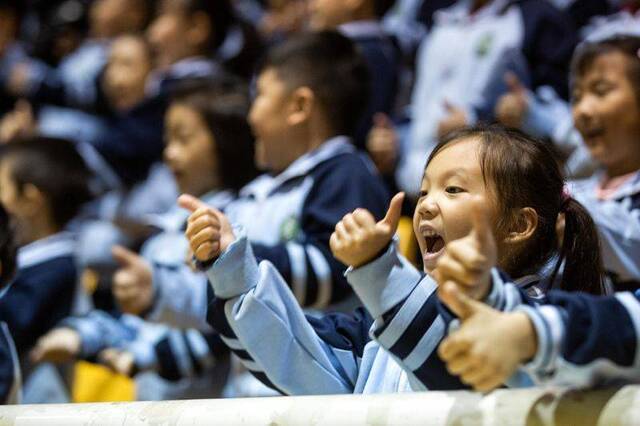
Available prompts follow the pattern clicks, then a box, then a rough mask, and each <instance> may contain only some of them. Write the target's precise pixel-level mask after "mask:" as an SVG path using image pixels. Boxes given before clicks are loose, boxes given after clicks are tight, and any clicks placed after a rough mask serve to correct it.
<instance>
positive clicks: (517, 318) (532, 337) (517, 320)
mask: <svg viewBox="0 0 640 426" xmlns="http://www.w3.org/2000/svg"><path fill="white" fill-rule="evenodd" d="M509 315H510V316H511V321H510V323H512V330H513V333H514V336H515V337H516V339H515V341H516V345H515V347H516V348H517V349H518V352H519V359H520V362H521V363H523V364H524V363H527V362H528V361H530V360H531V359H533V357H535V355H536V352H537V351H538V338H537V336H536V332H535V329H534V327H533V324H532V323H531V320H530V319H529V317H528V316H527V314H525V313H524V312H514V313H512V314H509Z"/></svg>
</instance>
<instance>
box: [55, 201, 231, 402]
mask: <svg viewBox="0 0 640 426" xmlns="http://www.w3.org/2000/svg"><path fill="white" fill-rule="evenodd" d="M234 198H235V195H234V194H233V193H232V192H231V191H212V192H209V193H207V194H205V195H203V196H202V197H201V199H202V201H203V202H205V203H207V204H209V205H211V206H213V207H216V208H218V209H224V208H225V207H226V206H227V205H228V204H229V203H230V202H231V201H232V200H233V199H234ZM188 216H189V212H188V211H187V210H185V209H182V208H180V207H179V206H177V205H176V204H175V203H174V205H173V207H172V208H171V209H169V211H167V212H166V213H164V214H161V215H150V216H149V217H147V218H146V221H147V222H148V223H149V224H151V225H153V226H156V227H157V228H159V229H162V230H163V232H161V233H159V234H157V235H155V236H153V237H151V238H150V239H149V240H148V241H147V242H145V244H144V245H143V246H142V248H141V251H140V253H141V256H142V257H143V258H144V259H145V260H147V261H148V262H149V263H150V264H151V266H152V270H153V284H154V286H155V288H156V291H157V292H168V298H171V299H172V300H173V302H174V303H175V304H176V305H180V306H182V307H183V308H184V309H185V310H191V311H196V312H201V314H200V315H201V316H202V317H203V318H204V317H205V316H206V305H200V306H199V307H198V305H197V303H201V302H203V301H206V293H203V295H202V297H200V298H195V299H193V300H191V299H186V298H181V296H182V295H185V292H181V291H179V290H176V289H177V288H179V287H181V286H190V287H194V288H202V289H203V290H204V291H205V292H206V277H205V276H204V274H202V273H196V272H194V271H192V270H191V269H189V268H187V267H185V263H186V261H187V253H188V242H187V240H186V237H185V236H184V228H185V227H186V221H187V218H188ZM176 270H179V271H182V274H181V275H179V278H176V273H175V271H176ZM158 299H159V300H164V298H163V297H160V296H158ZM184 305H186V307H185V306H184ZM155 308H156V311H155V312H153V313H152V314H150V315H149V317H150V318H155V319H158V316H162V314H161V313H160V312H161V311H163V306H162V305H161V304H156V307H155ZM169 323H170V324H172V323H174V324H175V323H181V321H179V320H175V319H174V320H173V321H169ZM62 325H64V326H67V327H71V328H73V329H74V330H76V331H77V332H78V333H79V334H80V337H81V341H82V346H81V353H80V357H81V358H83V359H87V360H90V361H95V359H96V357H97V355H98V354H99V353H100V351H102V350H104V349H107V348H116V349H122V350H126V351H129V352H131V353H132V354H133V356H134V359H135V365H136V369H137V370H138V371H140V372H144V371H153V372H156V373H157V374H158V375H159V376H160V377H162V378H164V379H167V380H170V381H177V380H180V379H185V378H186V379H190V380H189V382H190V383H191V384H194V382H193V381H194V380H196V379H197V376H200V375H206V377H204V380H205V381H207V384H208V386H206V387H205V390H206V391H207V395H206V396H219V395H220V394H221V392H222V388H223V386H224V384H225V381H226V377H227V374H228V371H229V362H228V361H229V360H228V358H229V351H228V349H227V348H226V346H225V345H224V344H223V343H222V342H220V339H219V337H218V336H217V333H215V332H213V331H211V330H210V329H209V327H208V325H207V324H206V322H204V320H203V321H202V322H201V324H199V325H200V328H201V329H205V330H207V331H205V332H201V331H198V330H195V329H175V328H171V327H168V326H167V325H164V324H157V323H152V322H148V321H145V320H143V319H141V318H138V317H135V316H131V315H115V316H113V315H111V314H108V313H106V312H103V311H98V310H94V311H92V312H91V313H90V314H89V315H86V316H82V317H70V318H67V319H65V321H64V322H63V324H62ZM148 380H150V378H147V381H148ZM156 384H157V383H156ZM185 384H186V383H185ZM157 385H158V386H160V385H159V384H157ZM165 388H167V387H166V386H162V389H161V390H159V391H158V392H156V394H157V393H162V392H165V391H166V392H169V393H170V395H172V396H174V397H178V396H179V397H188V396H194V397H195V396H203V395H198V394H192V393H189V390H188V389H186V390H185V391H182V392H181V391H180V390H179V389H176V385H174V386H172V387H169V388H167V389H165ZM143 391H144V390H143ZM185 392H187V393H185ZM163 395H164V396H166V395H165V394H163Z"/></svg>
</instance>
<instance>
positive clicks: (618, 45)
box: [571, 35, 640, 105]
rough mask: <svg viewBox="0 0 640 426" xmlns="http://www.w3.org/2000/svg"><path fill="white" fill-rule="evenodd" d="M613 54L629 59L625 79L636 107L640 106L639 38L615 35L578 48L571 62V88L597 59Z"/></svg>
mask: <svg viewBox="0 0 640 426" xmlns="http://www.w3.org/2000/svg"><path fill="white" fill-rule="evenodd" d="M613 52H620V53H622V54H623V55H625V56H627V57H628V58H629V65H628V66H627V78H628V79H629V81H630V82H631V84H632V85H633V89H634V91H635V95H636V99H637V101H638V105H640V37H638V36H633V35H615V36H612V37H610V38H606V39H603V40H598V41H592V42H585V43H583V44H581V45H580V46H578V48H577V49H576V52H575V53H574V55H573V60H572V61H571V86H573V85H574V84H575V82H576V80H578V79H580V78H581V77H583V76H584V74H585V73H587V71H588V70H589V68H590V67H591V66H592V65H593V62H594V61H595V60H596V59H597V58H598V57H600V56H602V55H606V54H608V53H613Z"/></svg>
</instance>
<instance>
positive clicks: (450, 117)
mask: <svg viewBox="0 0 640 426" xmlns="http://www.w3.org/2000/svg"><path fill="white" fill-rule="evenodd" d="M444 109H445V111H446V114H447V115H446V117H444V118H443V119H442V120H440V122H439V123H438V139H442V138H443V137H444V136H446V135H447V133H450V132H453V131H454V130H458V129H460V128H462V127H464V126H466V125H467V124H468V120H467V113H466V112H465V111H464V110H463V109H462V108H460V107H457V106H454V105H452V104H451V103H450V102H449V101H445V102H444Z"/></svg>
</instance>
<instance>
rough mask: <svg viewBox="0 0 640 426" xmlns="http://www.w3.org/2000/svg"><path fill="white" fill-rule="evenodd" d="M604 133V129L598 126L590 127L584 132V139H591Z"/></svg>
mask: <svg viewBox="0 0 640 426" xmlns="http://www.w3.org/2000/svg"><path fill="white" fill-rule="evenodd" d="M603 135H604V129H602V128H596V129H588V130H585V131H584V132H582V136H583V139H584V140H585V141H589V140H592V139H595V138H599V137H601V136H603Z"/></svg>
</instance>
